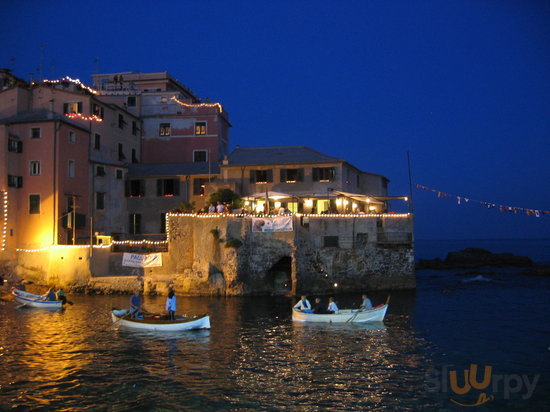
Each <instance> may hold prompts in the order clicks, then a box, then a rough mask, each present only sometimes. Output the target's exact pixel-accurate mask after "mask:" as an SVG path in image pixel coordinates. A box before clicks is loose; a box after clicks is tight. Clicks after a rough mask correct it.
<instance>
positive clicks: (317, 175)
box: [313, 167, 336, 182]
mask: <svg viewBox="0 0 550 412" xmlns="http://www.w3.org/2000/svg"><path fill="white" fill-rule="evenodd" d="M335 177H336V169H335V168H334V167H314V168H313V181H314V182H332V181H334V179H335Z"/></svg>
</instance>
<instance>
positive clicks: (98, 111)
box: [92, 103, 104, 119]
mask: <svg viewBox="0 0 550 412" xmlns="http://www.w3.org/2000/svg"><path fill="white" fill-rule="evenodd" d="M92 114H93V115H94V116H97V117H99V118H100V119H103V114H104V111H103V107H102V106H100V105H99V104H97V103H94V104H93V105H92Z"/></svg>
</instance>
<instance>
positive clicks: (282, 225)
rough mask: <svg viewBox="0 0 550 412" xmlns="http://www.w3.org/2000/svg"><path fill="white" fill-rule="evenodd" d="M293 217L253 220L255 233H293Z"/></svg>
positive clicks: (258, 218) (256, 218)
mask: <svg viewBox="0 0 550 412" xmlns="http://www.w3.org/2000/svg"><path fill="white" fill-rule="evenodd" d="M293 230H294V229H293V227H292V216H280V217H266V218H261V217H255V218H252V231H253V232H292V231H293Z"/></svg>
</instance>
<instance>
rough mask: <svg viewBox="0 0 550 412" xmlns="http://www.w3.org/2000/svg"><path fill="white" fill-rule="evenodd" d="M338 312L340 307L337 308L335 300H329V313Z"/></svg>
mask: <svg viewBox="0 0 550 412" xmlns="http://www.w3.org/2000/svg"><path fill="white" fill-rule="evenodd" d="M337 312H338V306H336V302H335V301H334V298H328V308H327V313H337Z"/></svg>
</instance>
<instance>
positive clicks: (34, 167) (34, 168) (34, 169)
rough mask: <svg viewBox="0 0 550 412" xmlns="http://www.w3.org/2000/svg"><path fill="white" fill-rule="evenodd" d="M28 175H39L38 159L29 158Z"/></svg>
mask: <svg viewBox="0 0 550 412" xmlns="http://www.w3.org/2000/svg"><path fill="white" fill-rule="evenodd" d="M30 175H31V176H40V161H38V160H31V163H30Z"/></svg>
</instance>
